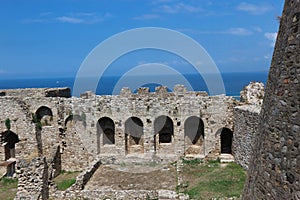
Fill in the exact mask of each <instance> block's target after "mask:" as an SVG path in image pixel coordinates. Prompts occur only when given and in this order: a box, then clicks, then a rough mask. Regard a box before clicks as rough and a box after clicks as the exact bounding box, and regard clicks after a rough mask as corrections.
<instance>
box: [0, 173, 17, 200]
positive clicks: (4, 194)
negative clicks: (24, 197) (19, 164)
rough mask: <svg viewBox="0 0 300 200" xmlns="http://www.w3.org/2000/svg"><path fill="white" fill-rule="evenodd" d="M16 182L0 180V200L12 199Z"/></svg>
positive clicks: (15, 190) (8, 179)
mask: <svg viewBox="0 0 300 200" xmlns="http://www.w3.org/2000/svg"><path fill="white" fill-rule="evenodd" d="M17 188H18V180H17V179H11V178H6V177H4V178H2V179H0V199H1V200H10V199H14V198H15V196H16V193H17Z"/></svg>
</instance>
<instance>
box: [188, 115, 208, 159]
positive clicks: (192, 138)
mask: <svg viewBox="0 0 300 200" xmlns="http://www.w3.org/2000/svg"><path fill="white" fill-rule="evenodd" d="M184 135H185V154H203V153H204V123H203V121H202V119H201V118H199V117H196V116H192V117H189V118H187V119H186V121H185V123H184Z"/></svg>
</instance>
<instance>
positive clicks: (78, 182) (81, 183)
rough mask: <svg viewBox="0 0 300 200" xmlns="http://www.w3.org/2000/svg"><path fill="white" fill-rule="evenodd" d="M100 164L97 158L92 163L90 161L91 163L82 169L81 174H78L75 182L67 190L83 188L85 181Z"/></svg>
mask: <svg viewBox="0 0 300 200" xmlns="http://www.w3.org/2000/svg"><path fill="white" fill-rule="evenodd" d="M100 164H101V162H100V160H99V159H98V160H95V161H94V162H93V163H91V165H90V166H89V167H88V168H87V169H86V170H85V171H83V172H82V173H81V174H79V176H77V178H76V182H75V184H74V185H73V186H72V187H71V188H69V189H68V190H69V191H72V190H82V189H83V188H84V186H85V185H86V183H87V182H88V181H89V180H90V178H91V177H92V176H93V174H94V173H95V171H96V170H97V169H98V167H99V166H100Z"/></svg>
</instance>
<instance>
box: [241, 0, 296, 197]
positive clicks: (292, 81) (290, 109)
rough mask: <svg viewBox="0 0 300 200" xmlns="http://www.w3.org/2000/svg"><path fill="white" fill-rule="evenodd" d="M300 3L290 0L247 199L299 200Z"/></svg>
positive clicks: (269, 79) (262, 114)
mask: <svg viewBox="0 0 300 200" xmlns="http://www.w3.org/2000/svg"><path fill="white" fill-rule="evenodd" d="M299 26H300V1H299V0H286V1H285V5H284V10H283V14H282V17H281V20H280V28H279V32H278V36H277V41H276V45H275V50H274V53H273V59H272V64H271V68H270V72H269V78H268V82H267V85H266V95H265V98H264V103H263V106H262V111H261V117H260V119H259V121H260V123H259V125H258V134H257V137H256V139H255V145H254V151H253V156H252V158H251V165H250V167H249V170H248V178H247V181H246V184H245V187H244V194H243V199H295V200H296V199H300V167H299V166H300V147H299V144H300V137H299V136H300V107H299V105H300V84H299V81H300V39H299V36H300V29H299Z"/></svg>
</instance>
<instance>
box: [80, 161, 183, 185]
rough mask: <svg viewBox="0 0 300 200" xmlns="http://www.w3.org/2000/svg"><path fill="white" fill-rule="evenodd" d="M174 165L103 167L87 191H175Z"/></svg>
mask: <svg viewBox="0 0 300 200" xmlns="http://www.w3.org/2000/svg"><path fill="white" fill-rule="evenodd" d="M176 185H177V173H176V167H175V166H173V165H171V164H170V165H164V166H163V165H161V166H158V165H151V164H149V165H102V166H100V167H99V168H98V169H97V171H96V172H95V174H94V175H93V177H92V178H91V179H90V181H89V182H88V183H87V185H86V186H85V189H87V190H97V189H98V190H99V189H115V190H158V189H168V190H175V189H176Z"/></svg>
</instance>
